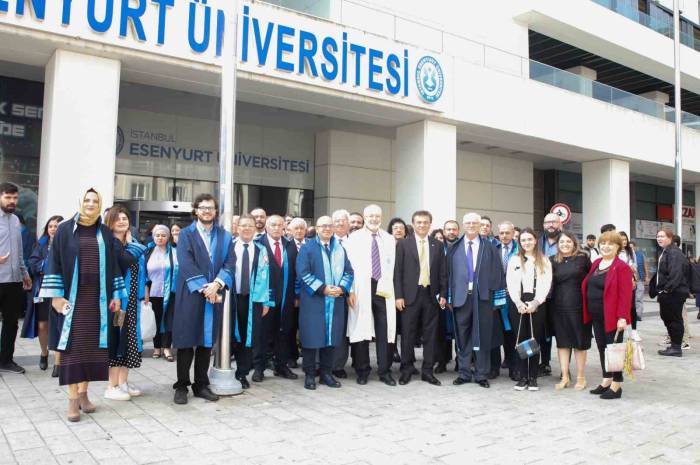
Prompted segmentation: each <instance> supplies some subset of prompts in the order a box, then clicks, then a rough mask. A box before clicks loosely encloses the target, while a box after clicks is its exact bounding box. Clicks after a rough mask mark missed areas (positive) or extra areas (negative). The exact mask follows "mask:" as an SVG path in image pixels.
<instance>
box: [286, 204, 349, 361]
mask: <svg viewBox="0 0 700 465" xmlns="http://www.w3.org/2000/svg"><path fill="white" fill-rule="evenodd" d="M307 227H308V225H307V224H306V220H304V218H300V217H296V218H292V221H290V222H289V225H287V229H288V230H289V231H290V232H291V234H292V238H291V242H292V243H293V244H294V245H295V246H296V248H297V252H299V251H300V250H301V246H303V245H304V244H305V243H306V228H307ZM346 313H347V309H346ZM346 318H347V317H346ZM293 321H294V327H293V328H292V343H293V345H292V348H291V352H290V353H291V355H290V358H289V361H288V362H287V366H289V368H298V367H299V363H298V362H297V359H298V358H299V347H298V345H297V341H296V339H297V338H296V334H297V331H299V299H295V300H294V316H293ZM343 334H345V333H343Z"/></svg>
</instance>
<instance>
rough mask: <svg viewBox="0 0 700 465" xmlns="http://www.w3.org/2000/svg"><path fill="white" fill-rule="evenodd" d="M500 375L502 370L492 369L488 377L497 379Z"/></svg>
mask: <svg viewBox="0 0 700 465" xmlns="http://www.w3.org/2000/svg"><path fill="white" fill-rule="evenodd" d="M500 375H501V372H500V371H499V370H491V371H490V372H489V376H488V378H489V379H496V378H498V377H499V376H500Z"/></svg>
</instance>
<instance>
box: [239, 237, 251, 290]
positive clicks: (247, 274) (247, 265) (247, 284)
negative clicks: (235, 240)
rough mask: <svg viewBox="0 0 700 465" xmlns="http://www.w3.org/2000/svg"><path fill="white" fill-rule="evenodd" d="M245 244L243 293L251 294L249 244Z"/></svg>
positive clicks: (242, 274) (242, 268) (242, 276)
mask: <svg viewBox="0 0 700 465" xmlns="http://www.w3.org/2000/svg"><path fill="white" fill-rule="evenodd" d="M249 245H250V244H243V259H242V260H241V289H240V294H241V295H248V294H250V255H249V254H248V246H249Z"/></svg>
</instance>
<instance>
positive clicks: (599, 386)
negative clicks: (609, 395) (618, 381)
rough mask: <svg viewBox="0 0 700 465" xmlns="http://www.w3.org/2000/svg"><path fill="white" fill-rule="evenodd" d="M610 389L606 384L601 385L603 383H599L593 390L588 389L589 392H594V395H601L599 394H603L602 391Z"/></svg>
mask: <svg viewBox="0 0 700 465" xmlns="http://www.w3.org/2000/svg"><path fill="white" fill-rule="evenodd" d="M608 389H610V386H608V387H605V386H601V385H600V384H599V385H598V387H597V388H595V389H591V390H590V391H588V392H590V393H591V394H593V395H596V396H599V395H601V394H602V393H604V392H605V391H607V390H608Z"/></svg>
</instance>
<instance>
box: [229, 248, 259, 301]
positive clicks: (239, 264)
mask: <svg viewBox="0 0 700 465" xmlns="http://www.w3.org/2000/svg"><path fill="white" fill-rule="evenodd" d="M243 244H248V259H249V260H248V276H249V278H250V284H251V286H252V284H253V258H254V257H255V244H253V241H250V242H243V241H242V240H241V239H240V238H239V239H238V240H237V241H236V245H235V247H234V249H233V250H234V253H235V254H236V294H240V293H241V275H242V274H243V252H244V251H245V247H243Z"/></svg>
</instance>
